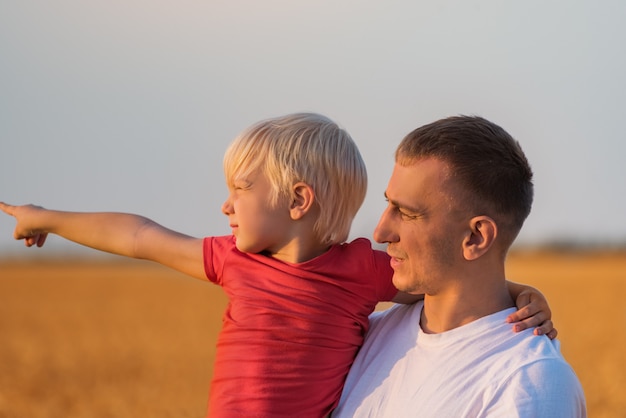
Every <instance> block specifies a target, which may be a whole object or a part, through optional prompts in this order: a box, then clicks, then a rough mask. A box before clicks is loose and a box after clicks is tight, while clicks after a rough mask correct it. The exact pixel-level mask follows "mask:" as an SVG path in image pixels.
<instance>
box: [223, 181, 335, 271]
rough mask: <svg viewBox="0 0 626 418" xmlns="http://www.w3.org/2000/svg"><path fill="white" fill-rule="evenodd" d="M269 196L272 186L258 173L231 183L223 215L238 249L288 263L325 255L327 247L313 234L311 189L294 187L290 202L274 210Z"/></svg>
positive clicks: (282, 202)
mask: <svg viewBox="0 0 626 418" xmlns="http://www.w3.org/2000/svg"><path fill="white" fill-rule="evenodd" d="M271 195H272V186H271V183H270V182H269V180H268V179H267V177H266V176H265V175H264V174H263V173H262V172H261V171H260V170H255V171H253V172H252V173H250V175H248V176H246V177H245V178H237V179H234V180H233V182H232V184H231V185H230V186H229V195H228V198H227V199H226V201H225V202H224V204H223V205H222V212H223V213H224V214H225V215H226V216H228V222H229V225H230V227H231V229H232V232H233V235H235V237H236V239H237V249H239V250H240V251H242V252H248V253H263V254H266V255H268V256H272V257H274V258H276V259H279V260H282V261H286V262H290V263H300V262H304V261H307V260H310V259H312V258H315V257H317V256H318V255H320V254H322V253H324V252H325V251H326V250H327V249H328V246H327V245H323V244H320V243H319V240H318V239H316V237H315V236H314V234H313V232H312V231H313V227H312V225H313V223H314V222H315V219H316V217H315V215H314V213H315V211H316V210H317V206H316V205H315V204H314V194H313V191H312V189H311V188H310V187H309V186H308V185H306V184H304V183H297V184H295V185H294V186H293V198H292V199H290V200H287V199H279V201H278V203H277V204H276V205H275V206H272V205H271V203H270V200H271V199H270V196H271Z"/></svg>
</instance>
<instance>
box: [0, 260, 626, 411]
mask: <svg viewBox="0 0 626 418" xmlns="http://www.w3.org/2000/svg"><path fill="white" fill-rule="evenodd" d="M507 269H508V272H507V274H508V276H509V278H510V279H511V280H514V281H519V282H524V283H529V284H531V285H534V286H536V287H538V288H540V289H541V290H542V291H543V292H544V293H545V294H546V296H547V297H548V300H549V302H550V305H551V307H552V310H553V319H554V321H555V323H556V326H557V328H558V330H559V339H560V340H561V343H562V351H563V354H564V356H565V357H566V358H567V360H568V361H569V362H570V364H571V365H572V366H573V367H574V369H575V371H576V373H577V374H578V376H579V378H580V380H581V382H582V385H583V388H584V390H585V395H586V398H587V404H588V412H589V416H590V417H594V418H595V417H597V418H601V417H619V416H625V414H626V412H625V411H626V253H620V252H612V253H600V252H593V253H584V252H561V253H555V252H537V251H534V252H529V251H526V252H516V253H514V254H512V255H511V256H510V257H509V260H508V263H507ZM225 306H226V300H225V297H224V295H223V293H222V291H221V289H220V288H219V287H217V286H214V285H211V284H209V283H206V282H202V281H199V280H194V279H191V278H188V277H185V276H183V275H181V274H178V273H176V272H173V271H171V270H168V269H166V268H163V267H160V266H158V265H154V264H150V263H147V262H140V261H120V259H117V258H114V259H112V260H108V259H107V260H106V261H104V260H102V259H98V260H79V261H67V260H65V261H63V260H58V261H50V260H48V261H44V260H21V261H9V260H5V261H2V262H0V418H7V417H11V418H13V417H19V418H22V417H24V418H52V417H55V418H56V417H64V418H74V417H86V418H87V417H88V418H108V417H111V418H126V417H140V416H141V417H151V418H159V417H177V418H178V417H203V416H204V412H205V409H206V401H207V392H208V389H209V381H210V378H211V373H212V369H213V368H212V362H213V355H214V345H215V341H216V337H217V333H218V332H219V328H220V323H221V314H222V311H223V309H224V307H225Z"/></svg>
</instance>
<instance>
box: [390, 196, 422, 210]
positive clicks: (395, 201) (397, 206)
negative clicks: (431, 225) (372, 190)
mask: <svg viewBox="0 0 626 418" xmlns="http://www.w3.org/2000/svg"><path fill="white" fill-rule="evenodd" d="M384 194H385V200H387V201H388V202H389V203H391V204H392V205H394V206H395V207H396V208H398V209H404V210H406V211H409V212H411V213H421V212H422V210H420V209H418V208H416V207H412V206H407V205H404V204H402V203H400V202H398V201H397V200H393V199H390V198H389V196H388V195H387V192H385V193H384Z"/></svg>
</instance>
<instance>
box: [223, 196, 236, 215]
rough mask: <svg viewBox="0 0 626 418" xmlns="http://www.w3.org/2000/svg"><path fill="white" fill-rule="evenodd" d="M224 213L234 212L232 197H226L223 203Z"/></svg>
mask: <svg viewBox="0 0 626 418" xmlns="http://www.w3.org/2000/svg"><path fill="white" fill-rule="evenodd" d="M222 213H223V214H224V215H231V214H232V213H233V205H232V204H231V203H230V199H226V201H225V202H224V203H222Z"/></svg>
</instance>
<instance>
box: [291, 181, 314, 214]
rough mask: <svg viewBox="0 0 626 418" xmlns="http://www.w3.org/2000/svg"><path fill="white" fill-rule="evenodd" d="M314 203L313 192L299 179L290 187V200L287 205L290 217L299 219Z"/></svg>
mask: <svg viewBox="0 0 626 418" xmlns="http://www.w3.org/2000/svg"><path fill="white" fill-rule="evenodd" d="M313 203H315V192H314V191H313V188H312V187H311V186H309V185H308V184H306V183H304V182H302V181H299V182H297V183H296V184H294V185H293V187H292V201H291V206H290V207H289V214H290V215H291V219H293V220H297V219H301V218H302V217H303V216H304V215H306V214H307V213H308V212H309V211H310V210H311V208H312V207H313Z"/></svg>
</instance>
